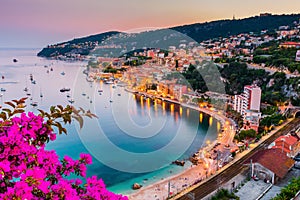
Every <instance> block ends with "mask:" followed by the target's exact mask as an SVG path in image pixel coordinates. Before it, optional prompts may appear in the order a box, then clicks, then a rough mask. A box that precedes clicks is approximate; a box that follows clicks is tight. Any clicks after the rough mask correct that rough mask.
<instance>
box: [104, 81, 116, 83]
mask: <svg viewBox="0 0 300 200" xmlns="http://www.w3.org/2000/svg"><path fill="white" fill-rule="evenodd" d="M104 83H105V84H113V83H114V82H113V81H105V82H104Z"/></svg>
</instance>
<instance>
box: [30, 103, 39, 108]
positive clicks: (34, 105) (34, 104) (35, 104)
mask: <svg viewBox="0 0 300 200" xmlns="http://www.w3.org/2000/svg"><path fill="white" fill-rule="evenodd" d="M30 105H31V106H33V107H36V106H37V105H38V103H37V102H32V103H31V104H30Z"/></svg>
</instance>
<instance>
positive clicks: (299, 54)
mask: <svg viewBox="0 0 300 200" xmlns="http://www.w3.org/2000/svg"><path fill="white" fill-rule="evenodd" d="M295 60H296V61H298V62H300V50H298V51H297V53H296V59H295Z"/></svg>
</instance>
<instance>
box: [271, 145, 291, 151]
mask: <svg viewBox="0 0 300 200" xmlns="http://www.w3.org/2000/svg"><path fill="white" fill-rule="evenodd" d="M272 148H273V149H280V150H281V151H282V146H272ZM283 151H284V152H285V153H290V152H291V150H290V149H288V148H286V147H283Z"/></svg>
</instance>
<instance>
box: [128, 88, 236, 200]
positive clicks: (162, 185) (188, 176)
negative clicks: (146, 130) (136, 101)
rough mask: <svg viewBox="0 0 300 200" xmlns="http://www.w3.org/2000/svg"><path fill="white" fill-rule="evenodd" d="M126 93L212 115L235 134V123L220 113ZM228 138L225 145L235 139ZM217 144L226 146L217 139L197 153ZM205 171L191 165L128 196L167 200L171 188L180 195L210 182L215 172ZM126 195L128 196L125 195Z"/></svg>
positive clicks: (210, 148) (199, 166)
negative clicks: (200, 183) (203, 182)
mask: <svg viewBox="0 0 300 200" xmlns="http://www.w3.org/2000/svg"><path fill="white" fill-rule="evenodd" d="M125 91H127V92H130V93H134V94H140V95H144V96H146V97H148V98H152V99H153V98H158V99H161V100H163V101H166V102H170V103H176V104H178V105H180V106H182V107H186V108H190V109H193V110H196V111H199V112H202V113H206V114H208V115H210V116H211V117H213V118H215V119H216V120H218V121H219V122H220V123H221V126H222V127H226V126H228V125H230V126H231V127H234V128H233V131H234V132H235V123H234V122H233V120H231V119H229V118H227V117H225V116H224V115H222V114H221V113H218V112H215V111H212V110H207V109H205V108H200V107H197V106H194V105H190V104H185V103H180V102H178V101H175V100H171V99H168V98H163V97H155V96H154V95H149V94H147V93H144V92H138V91H134V90H130V89H128V88H127V87H126V88H125ZM227 122H229V123H227ZM228 134H229V133H228ZM234 135H235V134H233V137H234ZM226 137H228V139H227V140H226V142H225V143H227V144H229V143H230V142H232V141H233V137H230V136H227V135H225V134H224V135H223V137H222V138H226ZM217 143H220V144H221V143H222V144H224V141H223V142H222V139H220V138H219V137H217V139H216V140H214V141H213V142H212V143H211V144H209V145H205V146H203V147H199V149H198V151H197V152H198V153H202V154H203V152H210V151H211V150H212V149H213V148H214V147H215V146H216V144H217ZM224 145H225V144H224ZM195 153H196V152H195ZM204 160H205V158H204ZM206 162H210V164H211V165H213V164H214V160H211V159H208V161H206ZM206 164H207V163H206ZM203 169H204V166H203V165H201V164H200V165H191V167H189V168H187V169H185V170H183V171H182V172H180V173H178V174H174V175H172V176H168V177H167V178H165V179H163V180H159V181H157V182H155V183H152V184H150V185H148V186H146V187H142V188H141V189H139V190H137V191H136V192H133V193H130V194H127V196H128V198H129V199H132V200H134V199H166V198H167V197H168V190H169V189H170V188H171V187H172V189H170V191H171V193H172V194H171V195H174V194H178V193H180V192H181V191H183V190H186V189H187V188H189V187H191V186H192V185H195V184H197V183H199V182H201V181H206V180H208V179H209V178H210V177H211V175H213V174H215V172H214V171H213V170H211V169H206V170H205V171H204V170H203ZM171 183H172V184H171ZM124 195H126V194H124ZM171 195H170V196H171Z"/></svg>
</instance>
